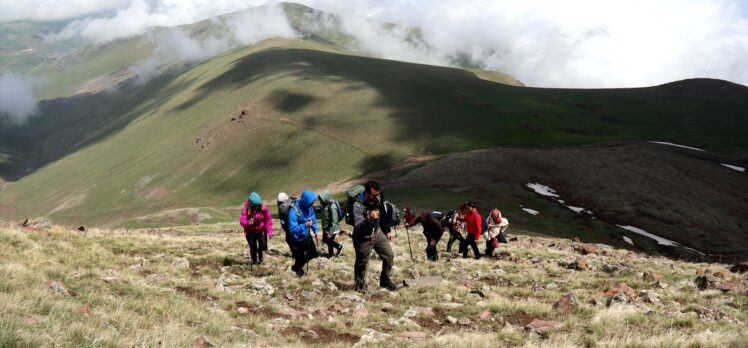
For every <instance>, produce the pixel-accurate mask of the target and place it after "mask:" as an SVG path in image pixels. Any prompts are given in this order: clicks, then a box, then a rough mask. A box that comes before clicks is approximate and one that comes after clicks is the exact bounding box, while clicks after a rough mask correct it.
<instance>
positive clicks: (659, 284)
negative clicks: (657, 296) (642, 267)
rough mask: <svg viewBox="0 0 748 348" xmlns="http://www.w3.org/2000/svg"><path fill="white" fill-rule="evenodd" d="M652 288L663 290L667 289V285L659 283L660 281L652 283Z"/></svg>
mask: <svg viewBox="0 0 748 348" xmlns="http://www.w3.org/2000/svg"><path fill="white" fill-rule="evenodd" d="M652 288H654V289H665V288H667V284H665V283H663V282H661V281H659V280H658V281H656V282H654V283H652Z"/></svg>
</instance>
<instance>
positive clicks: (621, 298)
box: [605, 292, 631, 307]
mask: <svg viewBox="0 0 748 348" xmlns="http://www.w3.org/2000/svg"><path fill="white" fill-rule="evenodd" d="M618 303H620V304H629V303H631V299H630V298H629V297H628V296H627V295H626V293H624V292H619V293H617V294H615V295H613V296H611V297H608V300H607V301H606V303H605V304H606V306H608V307H611V306H613V305H615V304H618Z"/></svg>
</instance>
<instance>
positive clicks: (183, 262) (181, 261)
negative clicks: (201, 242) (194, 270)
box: [171, 257, 190, 268]
mask: <svg viewBox="0 0 748 348" xmlns="http://www.w3.org/2000/svg"><path fill="white" fill-rule="evenodd" d="M171 264H172V265H174V267H176V268H190V262H189V261H187V259H185V258H184V257H177V258H175V259H174V262H172V263H171Z"/></svg>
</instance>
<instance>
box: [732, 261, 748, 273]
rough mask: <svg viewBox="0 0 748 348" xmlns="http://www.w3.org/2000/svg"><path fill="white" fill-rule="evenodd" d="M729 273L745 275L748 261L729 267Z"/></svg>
mask: <svg viewBox="0 0 748 348" xmlns="http://www.w3.org/2000/svg"><path fill="white" fill-rule="evenodd" d="M730 272H732V273H745V272H748V261H746V262H741V263H737V264H735V265H734V266H732V267H730Z"/></svg>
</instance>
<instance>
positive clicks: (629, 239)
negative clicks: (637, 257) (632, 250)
mask: <svg viewBox="0 0 748 348" xmlns="http://www.w3.org/2000/svg"><path fill="white" fill-rule="evenodd" d="M623 241H624V242H626V243H629V244H631V245H635V244H634V241H633V240H631V238H629V237H627V236H623Z"/></svg>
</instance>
